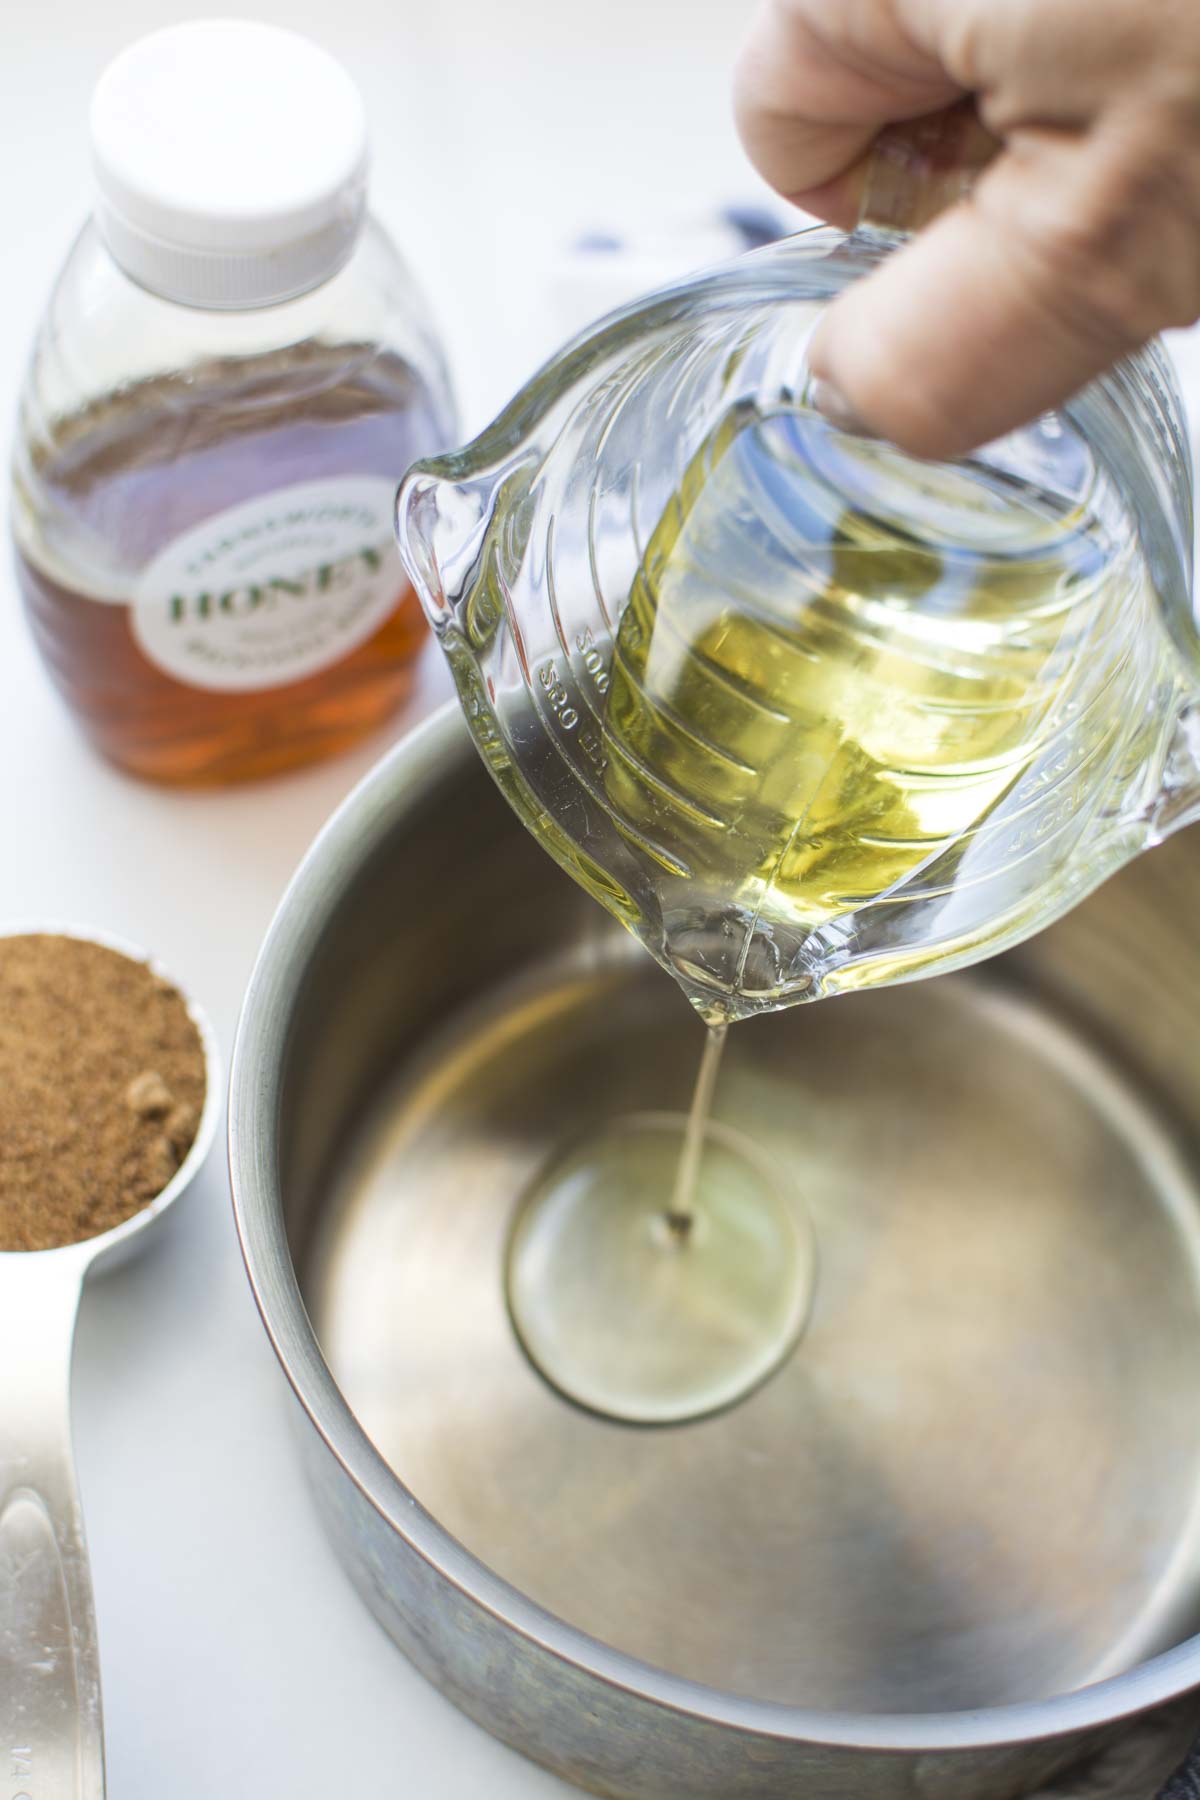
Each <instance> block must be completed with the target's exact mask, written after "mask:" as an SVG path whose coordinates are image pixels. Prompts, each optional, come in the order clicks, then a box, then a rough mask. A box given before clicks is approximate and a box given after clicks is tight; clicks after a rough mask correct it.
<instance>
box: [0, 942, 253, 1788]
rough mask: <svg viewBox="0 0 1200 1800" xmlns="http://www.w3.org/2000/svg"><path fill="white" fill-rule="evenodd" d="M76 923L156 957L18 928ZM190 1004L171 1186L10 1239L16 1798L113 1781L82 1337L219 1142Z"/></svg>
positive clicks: (211, 1048) (6, 1648) (1, 1744)
mask: <svg viewBox="0 0 1200 1800" xmlns="http://www.w3.org/2000/svg"><path fill="white" fill-rule="evenodd" d="M66 929H71V935H73V936H88V937H92V938H93V939H94V940H95V941H96V942H98V943H104V944H106V945H108V947H109V948H110V949H114V950H120V951H122V952H124V953H125V954H126V955H130V956H136V957H138V958H139V959H140V960H144V957H143V953H142V952H141V951H138V950H136V949H134V948H133V947H132V946H131V945H128V944H124V943H121V942H119V941H117V940H115V939H113V938H110V937H107V936H102V935H101V934H99V933H91V932H88V933H81V932H78V931H75V930H74V929H72V928H65V927H61V926H58V925H53V924H50V925H47V924H42V925H26V926H21V927H9V928H7V929H6V931H5V932H4V935H6V936H10V935H12V934H13V932H14V931H15V930H21V931H30V930H42V931H61V930H66ZM152 966H153V967H155V968H156V969H157V970H158V973H164V972H165V971H162V970H161V969H158V966H157V964H152ZM189 1011H190V1013H191V1015H192V1018H193V1020H194V1022H195V1024H196V1027H197V1029H198V1031H199V1033H200V1036H201V1040H202V1042H203V1044H204V1054H205V1063H206V1080H207V1086H206V1091H205V1101H204V1108H203V1111H202V1113H201V1118H200V1124H199V1126H198V1128H197V1131H196V1137H195V1141H194V1143H193V1144H192V1147H191V1149H190V1150H189V1152H188V1154H187V1156H186V1157H185V1159H184V1161H183V1163H182V1164H181V1165H180V1167H179V1168H178V1169H177V1170H176V1172H175V1174H174V1176H173V1177H172V1179H171V1181H170V1182H169V1183H168V1185H167V1186H166V1187H165V1188H164V1189H163V1191H162V1193H161V1194H159V1195H158V1196H157V1198H156V1199H155V1200H153V1201H152V1202H151V1203H150V1205H149V1206H147V1207H144V1208H143V1210H142V1211H141V1212H139V1213H135V1214H134V1216H133V1217H132V1218H131V1219H126V1220H125V1222H124V1223H123V1224H121V1225H117V1226H115V1227H114V1228H113V1229H112V1230H111V1231H106V1232H104V1233H102V1234H101V1235H100V1236H99V1237H94V1238H89V1239H86V1240H85V1241H84V1242H82V1243H79V1244H67V1245H64V1246H63V1247H62V1248H60V1249H56V1250H35V1251H10V1252H7V1253H0V1368H3V1369H4V1370H5V1371H6V1372H7V1373H6V1380H5V1387H4V1397H3V1401H2V1403H0V1755H2V1756H3V1758H4V1759H5V1763H4V1766H5V1771H6V1774H7V1775H8V1777H9V1786H10V1789H11V1792H12V1795H13V1800H43V1797H44V1800H101V1797H102V1796H103V1794H104V1791H105V1788H104V1732H103V1718H102V1710H101V1698H100V1652H99V1645H98V1641H97V1631H96V1613H95V1606H94V1604H93V1600H92V1579H91V1572H90V1570H89V1568H88V1555H87V1541H86V1538H85V1535H84V1525H83V1512H82V1508H81V1506H80V1502H79V1488H78V1483H77V1481H76V1478H75V1462H74V1457H73V1455H72V1450H71V1393H70V1388H71V1350H72V1345H73V1343H74V1338H75V1321H76V1316H77V1314H78V1310H79V1300H80V1295H81V1292H82V1288H83V1284H84V1281H85V1280H86V1279H87V1278H88V1277H89V1275H90V1274H92V1273H100V1272H102V1271H103V1270H105V1269H108V1268H113V1267H115V1266H116V1265H117V1264H119V1263H120V1262H123V1261H124V1260H125V1258H126V1257H127V1256H129V1255H132V1254H133V1253H134V1252H135V1251H137V1250H140V1249H141V1248H142V1246H143V1245H144V1244H145V1242H146V1241H147V1237H148V1235H149V1233H150V1232H151V1231H157V1230H158V1228H159V1225H160V1223H161V1221H162V1220H163V1218H164V1217H165V1215H166V1212H167V1209H168V1208H169V1207H170V1205H171V1203H172V1202H173V1201H174V1200H175V1199H177V1198H178V1196H179V1195H180V1194H182V1193H183V1191H184V1189H185V1188H186V1187H187V1185H188V1183H189V1182H190V1181H191V1179H192V1177H193V1175H195V1173H196V1171H197V1170H198V1169H199V1167H200V1165H201V1163H202V1162H203V1161H204V1158H205V1156H206V1155H207V1153H208V1151H209V1149H210V1147H211V1145H212V1139H213V1134H214V1132H215V1130H216V1123H217V1116H218V1114H219V1112H220V1104H221V1094H220V1088H221V1080H220V1061H219V1056H218V1052H217V1048H216V1041H215V1039H214V1037H213V1034H212V1031H211V1029H210V1027H209V1025H208V1022H207V1020H206V1019H205V1018H204V1016H203V1014H202V1013H201V1012H200V1011H199V1010H198V1008H197V1007H196V1006H195V1005H194V1004H192V1003H190V1002H189Z"/></svg>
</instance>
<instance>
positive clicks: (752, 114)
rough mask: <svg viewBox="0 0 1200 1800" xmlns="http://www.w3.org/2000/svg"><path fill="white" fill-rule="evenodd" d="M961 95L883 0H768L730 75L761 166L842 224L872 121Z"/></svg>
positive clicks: (747, 138) (846, 223)
mask: <svg viewBox="0 0 1200 1800" xmlns="http://www.w3.org/2000/svg"><path fill="white" fill-rule="evenodd" d="M961 93H962V89H961V88H960V87H959V86H958V85H957V84H956V83H955V81H954V80H953V79H952V77H950V76H949V75H947V74H946V72H945V70H944V69H943V68H942V67H941V65H940V64H939V62H938V60H937V58H936V56H934V55H933V54H932V53H930V52H926V51H925V50H923V49H921V48H920V47H919V46H917V45H915V44H914V43H913V42H912V41H911V40H910V39H908V38H907V37H906V36H905V35H904V34H903V33H902V32H901V31H900V30H899V28H898V27H897V25H896V22H895V18H894V16H893V12H892V8H891V6H890V5H887V4H886V3H885V0H869V3H868V4H863V3H862V0H857V3H855V4H850V5H846V4H842V5H838V6H826V5H822V6H811V7H810V6H807V5H804V4H796V3H795V0H793V4H791V5H788V6H784V5H782V4H779V3H778V0H774V3H771V0H769V3H768V4H766V5H764V6H762V7H761V8H760V10H759V12H758V14H757V15H756V18H755V21H754V24H753V27H752V29H751V32H750V35H749V37H748V39H747V41H746V44H745V48H744V49H743V51H742V55H741V57H740V59H739V63H738V68H737V72H736V75H735V80H734V105H735V112H736V116H737V122H738V129H739V131H740V133H741V136H742V141H743V143H744V145H745V147H746V150H747V153H748V154H749V156H750V159H751V161H752V162H753V163H754V165H755V167H756V168H757V169H758V170H759V172H760V174H762V175H763V176H764V177H765V178H766V180H767V181H769V182H770V183H771V185H772V186H773V187H774V188H776V189H777V190H778V192H780V193H781V194H784V195H785V196H786V197H787V198H788V199H789V200H791V201H792V202H793V203H794V204H795V205H797V206H801V207H803V208H804V209H805V210H806V211H808V212H813V213H816V214H817V216H818V217H819V218H823V219H828V220H829V221H830V222H831V223H833V224H835V225H840V226H842V227H844V228H847V229H848V228H849V227H851V226H853V225H854V223H855V222H856V219H857V216H858V202H859V197H860V193H861V186H862V174H863V169H864V168H865V162H866V153H867V151H868V149H869V147H870V145H871V143H872V142H873V141H874V138H875V136H876V134H877V133H878V131H879V129H880V128H881V126H883V125H885V124H888V123H890V122H892V121H894V120H897V119H910V118H917V117H919V116H920V115H921V114H923V113H929V112H934V111H936V110H937V109H938V108H939V107H941V106H944V105H946V104H948V103H949V102H950V101H951V100H953V99H956V98H958V97H959V95H960V94H961Z"/></svg>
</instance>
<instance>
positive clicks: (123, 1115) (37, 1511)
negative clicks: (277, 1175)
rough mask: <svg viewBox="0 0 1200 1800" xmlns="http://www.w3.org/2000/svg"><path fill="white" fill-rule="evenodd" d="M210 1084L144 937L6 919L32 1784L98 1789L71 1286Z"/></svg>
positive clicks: (13, 1495)
mask: <svg viewBox="0 0 1200 1800" xmlns="http://www.w3.org/2000/svg"><path fill="white" fill-rule="evenodd" d="M219 1086H220V1082H219V1066H218V1057H217V1051H216V1046H215V1042H214V1039H213V1035H212V1032H211V1029H210V1028H209V1026H208V1023H207V1021H206V1020H205V1019H204V1017H203V1015H202V1014H201V1013H200V1012H199V1011H198V1010H197V1008H196V1007H195V1006H194V1005H193V1004H192V1003H191V1002H190V1001H189V1000H187V999H186V998H185V996H184V995H183V994H182V993H181V992H180V990H179V988H178V987H177V986H176V985H175V984H174V983H173V982H172V981H171V980H170V979H169V978H168V977H167V976H166V975H165V974H164V973H163V972H162V971H161V970H160V969H159V968H158V967H157V965H156V964H154V963H153V962H151V961H149V960H148V959H146V958H145V957H144V956H142V955H141V953H140V952H138V951H136V950H134V949H132V948H131V947H130V946H128V945H124V944H120V943H118V942H117V941H116V940H114V939H110V938H107V937H103V936H100V935H99V934H87V935H84V934H81V933H79V932H76V931H74V930H58V929H55V928H52V927H49V928H46V929H44V930H40V931H31V930H12V929H10V930H8V931H0V1371H2V1376H0V1746H3V1749H4V1753H5V1755H6V1756H7V1757H8V1758H9V1761H10V1773H11V1775H12V1779H13V1782H14V1784H15V1792H16V1793H17V1794H18V1795H19V1796H20V1795H23V1796H27V1797H28V1800H33V1797H34V1796H41V1795H46V1796H47V1797H48V1800H49V1797H50V1796H53V1797H54V1800H99V1797H100V1796H102V1795H103V1794H104V1737H103V1727H102V1713H101V1701H100V1663H99V1654H98V1647H97V1635H96V1618H95V1609H94V1605H93V1601H92V1583H91V1574H90V1571H89V1568H88V1558H87V1544H86V1540H85V1537H84V1529H83V1514H82V1511H81V1508H80V1502H79V1492H78V1486H77V1483H76V1478H75V1467H74V1460H73V1456H72V1450H71V1420H70V1377H71V1350H72V1344H73V1340H74V1336H75V1319H76V1314H77V1312H78V1307H79V1299H80V1294H81V1292H82V1288H83V1283H84V1280H85V1279H86V1278H87V1277H88V1276H90V1275H91V1274H92V1273H94V1272H97V1271H99V1270H101V1269H109V1268H112V1267H113V1266H115V1265H116V1264H117V1263H118V1262H120V1261H122V1260H124V1258H125V1257H126V1256H127V1255H129V1254H130V1253H131V1252H133V1251H134V1250H136V1249H138V1248H140V1247H141V1246H142V1245H143V1244H144V1243H145V1242H146V1239H147V1237H148V1235H149V1233H150V1232H151V1231H152V1230H154V1229H157V1227H158V1224H159V1222H160V1221H161V1220H162V1218H163V1216H164V1214H165V1213H166V1212H167V1210H168V1208H169V1207H170V1205H171V1202H172V1201H173V1200H175V1199H177V1198H178V1196H179V1195H180V1194H181V1193H182V1192H183V1190H184V1188H185V1187H186V1186H187V1185H188V1183H189V1182H190V1181H191V1179H192V1176H193V1175H194V1174H195V1173H196V1172H197V1170H198V1169H199V1167H200V1165H201V1163H202V1162H203V1160H204V1157H205V1155H206V1154H207V1151H208V1149H209V1147H210V1145H211V1143H212V1137H213V1131H214V1128H215V1125H216V1116H217V1110H218V1106H219Z"/></svg>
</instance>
